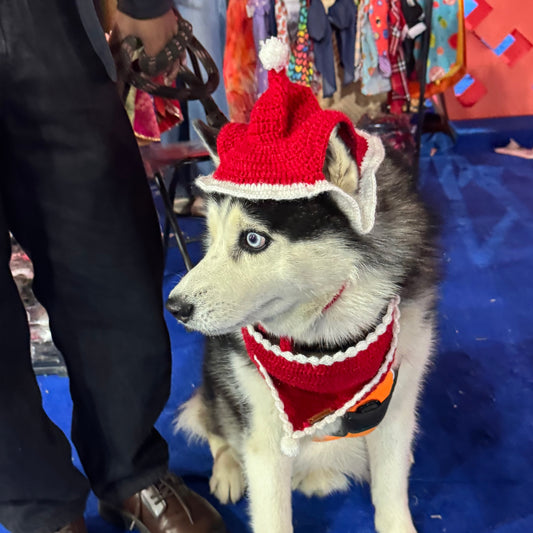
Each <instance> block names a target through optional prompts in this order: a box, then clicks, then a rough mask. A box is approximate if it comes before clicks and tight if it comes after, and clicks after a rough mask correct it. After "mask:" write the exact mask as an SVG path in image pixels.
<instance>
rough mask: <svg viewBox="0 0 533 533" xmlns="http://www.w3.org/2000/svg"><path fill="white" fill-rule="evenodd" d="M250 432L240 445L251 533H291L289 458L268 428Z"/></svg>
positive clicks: (290, 472) (291, 463)
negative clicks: (246, 482)
mask: <svg viewBox="0 0 533 533" xmlns="http://www.w3.org/2000/svg"><path fill="white" fill-rule="evenodd" d="M264 429H267V431H266V432H264V431H261V432H259V431H254V432H253V433H252V434H251V435H250V437H249V438H248V439H247V441H246V443H245V445H244V457H243V459H244V465H245V472H246V476H247V481H248V498H249V502H250V503H249V505H250V517H251V522H252V530H253V532H254V533H291V532H292V530H293V529H292V505H291V496H292V494H291V478H292V465H293V459H292V458H291V457H287V456H285V455H284V454H283V453H282V452H281V449H280V442H279V440H278V439H276V438H275V437H274V436H273V435H272V434H270V435H269V434H268V433H269V432H268V428H264Z"/></svg>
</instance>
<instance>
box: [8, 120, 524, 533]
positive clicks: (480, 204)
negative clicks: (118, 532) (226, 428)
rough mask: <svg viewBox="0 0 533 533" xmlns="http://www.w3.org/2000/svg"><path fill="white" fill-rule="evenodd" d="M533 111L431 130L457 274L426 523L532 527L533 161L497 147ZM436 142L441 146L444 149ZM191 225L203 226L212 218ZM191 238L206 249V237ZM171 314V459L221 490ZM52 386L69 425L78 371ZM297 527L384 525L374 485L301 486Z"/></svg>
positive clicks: (438, 368)
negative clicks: (199, 443) (188, 414)
mask: <svg viewBox="0 0 533 533" xmlns="http://www.w3.org/2000/svg"><path fill="white" fill-rule="evenodd" d="M529 119H530V120H529V122H527V121H522V122H521V121H520V120H517V121H514V122H513V121H512V120H511V121H505V122H498V121H492V122H491V121H483V122H476V123H472V122H470V123H463V124H460V125H458V133H459V139H458V143H457V144H456V145H455V146H452V145H451V144H450V143H449V142H448V140H447V139H446V138H443V137H440V136H436V137H433V138H428V139H426V141H425V145H424V154H425V155H424V156H423V158H422V161H421V179H420V186H421V190H422V192H423V194H424V196H425V197H426V199H427V201H428V202H429V204H430V205H431V206H432V207H433V208H434V210H435V211H436V212H437V213H438V215H439V216H440V218H441V221H442V248H443V252H442V264H443V277H444V279H443V283H442V299H441V301H440V343H439V348H438V356H437V358H436V361H435V366H434V369H433V371H432V372H431V374H430V376H429V379H428V382H427V388H426V391H425V393H424V396H423V401H422V405H421V409H420V423H421V428H422V431H421V434H420V436H419V439H418V443H417V448H416V452H415V458H416V463H415V465H414V467H413V469H412V475H411V485H410V504H411V510H412V513H413V518H414V521H415V525H416V526H417V529H418V531H419V533H434V532H439V533H440V532H448V533H486V532H498V533H526V532H532V531H533V415H532V414H531V408H532V406H533V402H532V399H533V394H532V393H533V349H532V347H531V345H530V343H532V344H533V328H532V327H531V323H532V321H531V318H530V315H531V313H530V312H529V311H528V310H527V305H528V302H532V301H533V283H532V281H531V273H532V272H533V246H532V236H533V161H527V160H522V159H517V158H512V157H509V156H503V155H498V154H494V153H493V152H492V148H493V147H494V146H496V145H503V144H506V143H507V141H508V138H509V136H514V137H515V138H516V139H517V140H518V141H519V142H522V143H524V144H525V145H527V146H532V145H533V129H531V128H530V129H529V130H527V127H524V126H525V125H527V124H528V123H529V124H533V118H532V117H529ZM431 146H435V147H437V148H438V149H439V150H438V152H437V154H436V155H434V156H433V157H429V155H428V154H429V148H430V147H431ZM183 224H184V227H185V230H186V231H187V232H188V233H189V234H192V235H196V234H197V233H198V232H199V231H200V228H201V224H202V222H201V221H200V220H199V219H184V220H183ZM191 249H192V254H193V257H195V259H196V260H197V259H198V258H199V256H200V247H199V245H198V244H193V245H191ZM167 263H168V264H167V275H166V278H165V287H164V290H165V293H167V292H168V291H169V290H170V289H171V288H172V286H173V283H174V282H175V281H176V279H177V278H178V277H179V274H180V272H181V271H182V270H183V264H182V262H181V260H180V258H179V255H178V253H177V251H176V249H175V248H172V249H171V250H170V252H169V257H168V261H167ZM168 322H169V329H170V334H171V338H172V341H173V357H174V368H173V387H172V394H171V398H170V401H169V403H168V406H167V408H166V409H165V411H164V412H163V414H162V416H161V418H160V420H159V429H160V431H161V432H162V433H163V435H164V436H165V437H166V438H167V439H168V442H169V445H170V451H171V468H172V469H173V470H175V471H177V472H179V473H181V474H182V475H183V476H184V477H185V478H186V480H187V482H188V483H189V484H190V486H192V487H193V488H194V489H196V490H197V491H198V492H200V493H201V494H203V495H204V496H206V497H207V498H209V499H211V498H210V496H209V494H208V485H207V479H208V476H209V472H210V466H211V465H210V457H209V453H208V450H207V448H206V447H192V448H189V447H187V446H186V445H185V442H184V440H183V439H182V437H181V436H174V435H172V430H171V420H172V417H173V414H174V411H175V408H176V407H177V406H178V405H179V404H180V403H181V402H182V401H183V400H185V399H187V398H188V397H189V396H190V394H191V393H192V391H193V390H194V388H195V387H196V386H197V384H198V380H199V374H200V364H201V357H202V342H203V341H202V338H201V336H199V335H197V334H187V333H185V332H184V330H183V329H182V328H181V327H180V326H178V325H177V324H176V323H174V321H172V320H170V319H169V321H168ZM39 384H40V386H41V389H42V392H43V398H44V403H45V407H46V409H47V411H48V413H49V414H50V416H51V417H52V418H53V419H54V421H55V422H56V423H57V424H58V425H59V426H60V427H61V428H63V429H64V430H67V428H68V427H69V424H70V407H71V405H70V399H69V395H68V386H67V380H66V379H65V378H58V377H52V376H50V377H41V378H39ZM75 461H76V462H77V459H75ZM211 501H212V500H211ZM214 503H215V505H217V504H216V502H214ZM217 507H218V509H219V510H220V512H221V513H222V515H223V516H224V519H225V520H226V523H227V525H228V528H229V530H230V531H231V533H244V532H246V531H248V529H247V526H246V514H245V513H246V511H245V505H244V503H243V502H241V503H239V504H238V505H230V506H220V505H217ZM87 520H88V527H89V531H90V532H93V533H94V532H102V533H113V532H114V531H115V530H114V529H113V528H111V527H110V526H107V525H105V524H104V522H103V521H102V520H100V519H99V518H98V516H97V513H96V502H95V499H94V497H92V498H91V499H90V500H89V503H88V507H87ZM294 524H295V532H296V533H303V532H306V533H325V532H339V533H340V532H343V533H352V532H353V533H355V532H357V533H367V532H373V531H374V529H373V523H372V507H371V503H370V497H369V491H368V487H366V486H363V487H360V486H355V487H353V489H352V490H351V491H350V492H349V493H346V494H341V495H335V496H332V497H329V498H325V499H311V500H309V499H306V498H305V497H303V496H301V495H299V494H295V496H294ZM0 532H2V533H3V532H4V530H3V529H2V528H1V527H0ZM273 533H274V532H273Z"/></svg>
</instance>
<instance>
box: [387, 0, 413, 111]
mask: <svg viewBox="0 0 533 533" xmlns="http://www.w3.org/2000/svg"><path fill="white" fill-rule="evenodd" d="M404 27H405V19H404V17H403V14H402V9H401V4H400V0H390V10H389V29H390V40H389V58H390V63H391V79H390V81H391V92H390V93H389V107H390V112H391V113H393V114H395V115H396V114H400V113H403V112H405V111H408V109H407V108H408V104H409V86H408V83H407V66H406V63H405V59H404V53H403V47H402V30H403V28H404Z"/></svg>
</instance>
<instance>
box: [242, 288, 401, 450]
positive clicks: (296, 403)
mask: <svg viewBox="0 0 533 533" xmlns="http://www.w3.org/2000/svg"><path fill="white" fill-rule="evenodd" d="M399 301H400V300H399V298H397V297H396V298H394V299H392V300H391V302H390V303H389V305H388V307H387V312H386V314H385V315H384V317H383V319H382V320H381V322H380V324H379V325H378V326H377V327H376V328H375V329H374V330H373V331H372V332H370V333H369V334H368V335H367V336H366V338H365V339H364V340H362V341H359V342H358V343H357V344H356V345H355V346H351V347H350V348H348V349H347V350H345V351H341V352H337V353H335V354H333V355H323V356H321V357H316V356H306V355H303V354H294V353H292V344H291V342H290V339H281V340H280V342H279V345H278V344H273V343H272V342H270V340H269V339H268V338H266V335H265V334H264V331H263V332H262V331H261V330H260V329H258V328H257V327H254V326H247V327H245V328H243V329H242V335H243V339H244V343H245V345H246V350H247V352H248V355H249V357H250V359H251V360H252V361H253V363H254V364H255V365H256V367H257V369H258V370H259V372H260V373H261V375H262V377H263V378H264V379H265V381H266V383H267V385H268V387H269V389H270V391H271V393H272V396H273V398H274V401H275V404H276V407H277V409H278V411H279V415H280V418H281V420H282V423H283V427H284V432H285V437H284V439H283V441H282V449H283V451H284V453H286V454H288V455H295V454H296V453H297V451H298V439H299V438H302V437H304V436H306V435H309V436H315V438H317V440H328V439H331V438H338V437H340V436H360V435H362V434H366V433H368V432H369V431H371V430H372V429H373V428H374V427H376V426H377V425H378V424H379V423H380V422H381V420H382V419H383V416H384V415H385V411H386V409H387V406H388V403H389V400H390V396H391V394H392V390H393V388H394V383H395V375H394V374H392V373H391V372H392V371H391V368H392V363H393V361H394V355H395V352H396V345H397V343H398V333H399V317H400V310H399ZM372 411H375V412H374V413H372ZM339 419H341V421H340V429H339V432H338V433H336V434H335V435H329V436H326V437H323V438H320V437H317V435H316V434H317V433H320V432H321V430H324V428H326V426H328V425H330V424H331V423H333V422H336V421H337V422H338V421H339Z"/></svg>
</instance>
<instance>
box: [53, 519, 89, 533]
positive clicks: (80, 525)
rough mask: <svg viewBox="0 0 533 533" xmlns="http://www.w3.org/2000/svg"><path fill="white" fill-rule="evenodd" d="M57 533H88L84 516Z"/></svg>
mask: <svg viewBox="0 0 533 533" xmlns="http://www.w3.org/2000/svg"><path fill="white" fill-rule="evenodd" d="M57 533H87V528H86V527H85V520H84V519H83V516H80V517H79V518H77V519H76V520H74V522H71V523H70V524H67V525H66V526H65V527H62V528H61V529H59V530H58V531H57Z"/></svg>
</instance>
